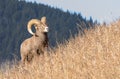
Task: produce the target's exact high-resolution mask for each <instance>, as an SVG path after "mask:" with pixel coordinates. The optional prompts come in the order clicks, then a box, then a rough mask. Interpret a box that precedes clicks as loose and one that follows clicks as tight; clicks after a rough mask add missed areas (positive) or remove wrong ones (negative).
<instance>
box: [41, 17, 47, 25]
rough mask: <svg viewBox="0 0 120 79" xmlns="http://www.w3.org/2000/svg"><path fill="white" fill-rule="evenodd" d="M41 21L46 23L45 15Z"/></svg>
mask: <svg viewBox="0 0 120 79" xmlns="http://www.w3.org/2000/svg"><path fill="white" fill-rule="evenodd" d="M41 22H42V23H44V24H46V17H45V16H43V17H42V18H41Z"/></svg>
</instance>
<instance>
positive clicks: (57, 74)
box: [0, 21, 120, 79]
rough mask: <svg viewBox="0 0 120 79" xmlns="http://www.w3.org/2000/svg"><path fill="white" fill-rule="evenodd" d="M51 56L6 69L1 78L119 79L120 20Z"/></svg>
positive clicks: (56, 51) (70, 42) (69, 42)
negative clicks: (29, 63)
mask: <svg viewBox="0 0 120 79" xmlns="http://www.w3.org/2000/svg"><path fill="white" fill-rule="evenodd" d="M108 26H109V27H108ZM50 53H51V54H50V55H47V54H45V56H44V57H42V56H41V57H40V58H39V59H38V60H36V62H33V63H32V64H31V65H28V66H24V67H22V66H13V67H12V68H9V67H6V68H7V69H6V72H2V71H1V72H0V79H120V21H117V22H116V23H112V24H111V25H107V26H102V25H101V26H98V27H95V29H91V30H88V31H87V32H86V35H85V36H83V37H80V36H79V35H78V36H76V37H75V38H74V39H73V38H71V39H70V40H69V41H66V44H64V45H58V47H57V48H56V49H55V50H51V51H50ZM6 66H7V65H6Z"/></svg>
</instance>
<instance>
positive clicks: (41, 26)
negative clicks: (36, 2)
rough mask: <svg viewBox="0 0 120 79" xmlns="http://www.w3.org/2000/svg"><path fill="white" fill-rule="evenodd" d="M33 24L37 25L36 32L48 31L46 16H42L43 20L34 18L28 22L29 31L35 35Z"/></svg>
mask: <svg viewBox="0 0 120 79" xmlns="http://www.w3.org/2000/svg"><path fill="white" fill-rule="evenodd" d="M32 26H34V27H35V30H36V33H41V32H42V33H45V32H48V26H47V24H46V17H42V18H41V20H38V19H32V20H30V21H29V22H28V25H27V29H28V32H29V33H30V34H32V35H35V34H36V33H34V32H33V31H32V29H31V27H32Z"/></svg>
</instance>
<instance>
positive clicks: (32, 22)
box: [27, 19, 40, 35]
mask: <svg viewBox="0 0 120 79" xmlns="http://www.w3.org/2000/svg"><path fill="white" fill-rule="evenodd" d="M33 25H35V26H36V27H37V25H40V20H38V19H32V20H30V21H29V22H28V25H27V30H28V32H29V33H30V34H32V35H34V34H35V33H33V31H32V29H31V27H32V26H33Z"/></svg>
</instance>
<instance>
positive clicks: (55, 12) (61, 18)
mask: <svg viewBox="0 0 120 79" xmlns="http://www.w3.org/2000/svg"><path fill="white" fill-rule="evenodd" d="M42 16H46V17H47V23H48V26H49V29H50V31H49V43H50V46H56V41H57V42H64V40H65V39H69V37H70V35H71V34H72V35H73V36H74V35H76V34H77V33H78V29H77V28H78V27H77V26H76V23H80V24H84V26H82V27H84V28H86V27H90V25H93V21H92V18H91V19H90V20H88V21H87V20H86V19H85V18H83V17H82V16H81V14H76V13H74V14H72V13H70V12H69V11H68V12H63V11H62V10H60V9H57V8H51V7H49V6H45V5H43V4H37V3H31V2H25V1H24V0H19V1H18V0H0V61H3V59H13V55H16V56H18V58H20V56H19V49H20V44H21V42H22V41H23V40H25V39H26V38H28V37H30V36H31V35H30V34H29V33H28V32H27V29H26V25H27V22H28V21H29V20H30V19H33V18H37V19H40V18H41V17H42Z"/></svg>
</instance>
